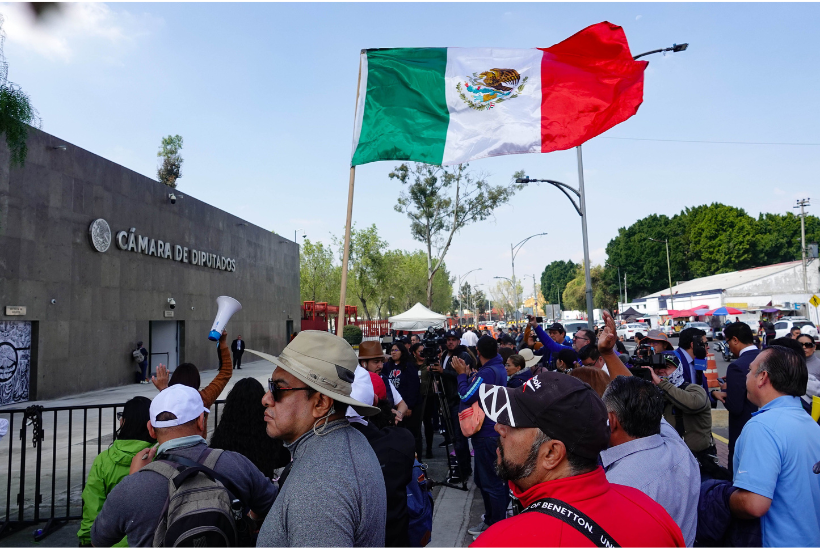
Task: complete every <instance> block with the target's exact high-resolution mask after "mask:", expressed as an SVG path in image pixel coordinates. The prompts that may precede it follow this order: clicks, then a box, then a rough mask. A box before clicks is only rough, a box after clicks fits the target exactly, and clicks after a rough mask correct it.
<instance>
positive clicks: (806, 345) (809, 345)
mask: <svg viewBox="0 0 820 550" xmlns="http://www.w3.org/2000/svg"><path fill="white" fill-rule="evenodd" d="M803 347H804V348H807V349H811V348H813V347H814V342H803Z"/></svg>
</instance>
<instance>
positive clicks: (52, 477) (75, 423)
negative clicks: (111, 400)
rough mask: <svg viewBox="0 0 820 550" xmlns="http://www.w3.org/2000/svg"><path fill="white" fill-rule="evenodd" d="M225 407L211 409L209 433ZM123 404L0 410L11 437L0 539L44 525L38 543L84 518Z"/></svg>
mask: <svg viewBox="0 0 820 550" xmlns="http://www.w3.org/2000/svg"><path fill="white" fill-rule="evenodd" d="M223 403H224V400H222V401H217V402H216V403H214V405H213V406H212V407H211V415H210V417H209V419H208V431H209V434H210V433H212V432H213V428H214V427H215V426H216V425H217V423H218V421H219V408H220V405H221V404H223ZM124 405H125V404H124V403H115V404H105V405H83V406H76V407H43V406H41V405H32V406H30V407H27V408H18V409H5V410H0V418H7V419H8V421H9V428H8V433H7V434H6V436H5V437H4V438H3V441H0V464H4V463H5V464H7V468H6V473H5V474H3V473H2V470H0V488H2V487H3V485H5V489H6V490H5V497H6V498H5V508H3V509H0V521H2V523H0V539H2V538H3V537H5V536H8V535H9V534H11V533H14V532H16V531H19V530H20V529H23V528H26V527H30V526H34V525H38V524H40V523H43V522H45V523H46V524H45V526H44V527H43V528H42V529H38V530H37V531H35V532H34V534H33V536H34V539H35V540H36V541H39V540H42V539H43V538H45V537H46V536H48V535H49V534H50V533H52V532H53V531H54V530H55V529H57V528H59V527H61V526H62V525H64V524H65V522H67V521H69V520H76V519H81V518H82V513H83V500H82V491H83V488H84V487H85V482H86V478H87V476H88V472H89V471H90V470H91V466H92V464H93V463H94V459H95V458H97V455H99V454H100V453H101V452H102V451H103V450H104V449H107V448H108V446H109V445H110V444H111V443H112V442H113V441H114V432H115V431H116V430H117V427H118V421H117V412H118V411H122V409H123V407H124ZM80 434H81V435H82V437H80ZM95 436H96V437H95ZM29 445H30V446H31V447H29ZM4 455H5V456H4ZM4 475H5V479H4ZM44 488H45V495H44V494H43V489H44ZM49 489H50V491H49ZM44 496H45V498H44ZM0 502H3V500H2V499H0Z"/></svg>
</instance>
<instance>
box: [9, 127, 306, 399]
mask: <svg viewBox="0 0 820 550" xmlns="http://www.w3.org/2000/svg"><path fill="white" fill-rule="evenodd" d="M56 145H65V146H66V150H64V151H63V150H59V149H55V148H54V147H55V146H56ZM28 147H29V152H28V158H27V160H26V163H25V166H24V167H23V168H19V167H14V168H10V166H9V152H8V149H7V148H6V145H5V141H4V140H2V143H0V320H12V321H13V320H30V321H35V322H37V327H38V332H37V333H38V335H39V336H38V338H37V352H38V353H37V364H36V366H34V368H33V371H32V386H33V390H34V391H33V393H32V395H31V397H30V398H31V399H49V398H53V397H58V396H63V395H69V394H74V393H78V392H83V391H88V390H94V389H99V388H106V387H111V386H116V385H122V384H126V383H133V379H134V374H133V373H134V370H135V364H134V363H133V361H132V359H131V354H130V351H131V349H133V345H134V343H135V342H136V341H137V340H144V341H145V344H146V347H147V344H148V340H149V336H148V334H149V321H151V320H157V321H160V320H167V318H166V317H164V312H165V311H167V310H168V304H167V299H168V298H170V297H172V298H174V299H175V300H176V304H177V306H176V309H175V310H174V319H176V320H178V321H184V332H185V339H184V347H183V348H182V349H181V357H180V360H181V361H189V362H193V363H195V364H196V365H197V366H198V367H199V368H200V370H206V369H210V368H215V367H216V364H217V363H216V352H215V346H214V344H213V343H212V342H209V341H208V340H207V339H206V337H207V333H208V330H209V329H210V326H211V323H212V322H213V318H214V315H215V313H216V304H215V301H214V300H215V298H216V297H217V296H219V295H223V294H224V295H229V296H233V297H234V298H236V299H237V300H239V301H240V302H241V303H242V305H243V310H242V311H241V312H239V313H238V314H237V315H236V316H235V318H234V319H233V320H232V321H231V323H230V324H229V325H228V331H229V333H230V335H231V336H232V337H233V336H234V335H236V334H237V333H241V334H242V335H243V337H244V338H245V340H246V341H247V343H248V347H250V348H252V349H260V350H264V351H268V352H271V353H275V354H278V353H279V352H280V351H281V349H282V348H283V347H284V346H285V345H286V343H287V333H286V321H287V320H288V319H292V320H293V322H294V325H295V326H296V327H297V330H298V324H299V247H298V245H297V244H295V243H294V242H292V241H290V240H288V239H285V238H283V237H281V236H279V235H274V234H272V233H271V232H269V231H267V230H265V229H262V228H260V227H256V226H254V225H251V224H247V223H246V222H243V220H241V219H240V218H237V217H236V216H232V215H230V214H228V213H226V212H224V211H222V210H219V209H218V208H214V207H213V206H210V205H207V204H205V203H203V202H201V201H198V200H197V199H195V198H193V197H191V196H190V195H188V193H186V192H184V191H183V192H182V194H183V195H185V198H184V199H182V200H178V201H177V203H176V204H175V205H172V204H170V202H169V200H168V193H169V192H170V191H172V190H171V189H170V188H169V187H166V186H165V185H163V184H160V183H158V182H156V181H154V180H152V179H150V178H146V177H145V176H142V175H140V174H137V173H136V172H133V171H131V170H128V169H127V168H124V167H122V166H119V165H117V164H115V163H113V162H110V161H108V160H106V159H104V158H101V157H99V156H97V155H94V154H92V153H90V152H88V151H85V150H83V149H81V148H79V147H76V146H74V145H71V144H69V143H67V142H66V141H64V140H62V139H59V138H57V137H55V136H51V135H49V134H46V133H44V132H40V131H37V130H30V134H29V140H28ZM146 154H148V155H153V152H152V151H148V152H146ZM185 183H186V184H187V186H190V187H191V188H194V189H195V182H190V181H186V182H185ZM227 195H228V193H227V190H226V196H227ZM97 218H103V219H105V220H106V221H107V222H108V224H109V225H110V227H111V232H112V237H114V236H115V235H116V233H117V232H118V231H120V230H125V231H128V230H129V229H130V228H132V227H134V228H136V233H138V234H140V235H143V236H147V237H149V238H153V239H162V240H165V241H169V242H171V243H172V244H174V245H176V244H179V245H182V246H186V247H188V248H192V249H193V248H195V249H198V250H203V251H207V252H211V253H215V254H218V255H222V256H225V257H229V258H233V259H235V260H236V271H235V272H229V271H222V270H219V269H210V268H207V267H203V266H195V265H192V264H191V263H184V262H178V261H174V260H169V259H165V258H158V257H154V256H148V255H145V254H138V253H135V252H129V251H125V250H120V249H119V248H118V247H117V246H116V244H115V242H113V239H112V244H111V247H110V248H109V249H108V251H107V252H105V253H100V252H98V251H96V250H95V249H94V248H93V247H92V245H91V243H90V240H89V236H88V230H89V225H90V224H91V222H92V221H93V220H95V219H97ZM52 299H54V300H56V303H54V304H52V303H51V300H52ZM5 306H26V308H27V312H26V315H25V316H21V317H10V316H6V315H5ZM149 351H150V350H149ZM156 362H158V359H157V360H155V361H154V363H156Z"/></svg>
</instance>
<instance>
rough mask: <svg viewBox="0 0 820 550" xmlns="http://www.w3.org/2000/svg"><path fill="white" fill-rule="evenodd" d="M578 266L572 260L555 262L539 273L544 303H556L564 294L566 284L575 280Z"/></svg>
mask: <svg viewBox="0 0 820 550" xmlns="http://www.w3.org/2000/svg"><path fill="white" fill-rule="evenodd" d="M578 265H579V264H576V263H575V262H573V261H572V260H567V261H564V260H556V261H554V262H552V263H550V264H549V265H547V267H545V268H544V272H543V273H541V295H542V297H543V299H544V300H545V301H546V303H548V304H557V303H558V297H559V296H561V295H563V294H564V289H565V288H566V287H567V283H569V282H570V281H571V280H573V279H574V278H575V272H576V269H577V268H578ZM539 301H540V300H539ZM562 305H563V304H562Z"/></svg>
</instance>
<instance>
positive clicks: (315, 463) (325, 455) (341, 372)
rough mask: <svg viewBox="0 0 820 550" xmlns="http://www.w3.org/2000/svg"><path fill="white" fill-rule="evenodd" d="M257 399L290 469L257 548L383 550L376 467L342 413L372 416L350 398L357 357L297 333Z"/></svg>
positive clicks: (331, 340) (333, 342)
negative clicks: (375, 549) (354, 549)
mask: <svg viewBox="0 0 820 550" xmlns="http://www.w3.org/2000/svg"><path fill="white" fill-rule="evenodd" d="M247 351H248V352H249V353H253V354H255V355H258V356H260V357H262V358H263V359H265V360H267V361H270V362H271V363H273V364H274V365H275V366H276V368H275V369H274V370H273V374H272V376H271V378H270V380H269V381H268V392H267V393H266V394H265V396H264V397H263V398H262V404H263V405H264V406H265V407H266V409H265V424H266V430H267V434H268V436H270V437H275V438H279V439H281V440H282V441H283V442H284V443H285V446H286V447H287V448H288V450H289V451H290V455H291V458H292V462H291V464H290V465H288V466H287V468H285V471H284V472H283V473H282V476H280V489H279V496H278V497H277V499H276V501H275V502H274V504H273V507H272V508H271V510H270V513H269V514H268V516H267V518H265V523H264V524H263V525H262V528H261V529H260V531H259V538H258V539H257V546H260V547H268V546H269V547H285V546H287V547H293V546H336V547H338V546H344V547H349V546H384V542H385V541H384V535H385V521H386V510H387V500H386V492H385V486H384V479H383V476H382V471H381V466H380V465H379V460H378V459H377V458H376V455H375V453H374V452H373V449H372V447H371V446H370V444H369V443H368V442H367V439H366V438H365V436H363V435H362V434H361V433H359V431H357V430H356V429H355V428H353V427H352V426H351V425H350V423H349V422H348V420H347V418H346V416H345V413H346V411H347V407H348V406H351V407H353V409H354V410H355V411H356V412H357V413H358V414H360V415H362V416H371V415H374V414H378V413H379V409H378V408H377V407H374V406H373V405H372V404H365V403H361V402H359V401H357V400H356V399H354V398H352V397H351V396H350V393H351V390H352V384H353V381H354V372H355V371H356V367H357V366H358V358H357V356H356V352H355V351H353V348H351V347H350V344H348V343H347V342H346V341H344V340H343V339H342V338H339V337H338V336H335V335H333V334H330V333H329V332H322V331H314V330H305V331H302V332H300V333H299V334H298V335H297V336H296V337H295V338H294V339H293V340H292V341H291V342H290V344H288V345H287V347H286V348H285V349H284V350H282V353H281V354H280V355H279V356H278V357H273V356H271V355H268V354H266V353H261V352H258V351H254V350H250V349H249V350H247Z"/></svg>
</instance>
